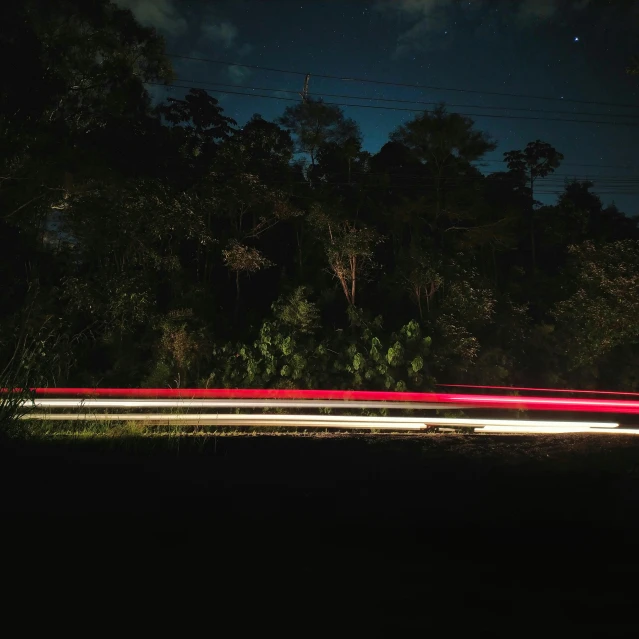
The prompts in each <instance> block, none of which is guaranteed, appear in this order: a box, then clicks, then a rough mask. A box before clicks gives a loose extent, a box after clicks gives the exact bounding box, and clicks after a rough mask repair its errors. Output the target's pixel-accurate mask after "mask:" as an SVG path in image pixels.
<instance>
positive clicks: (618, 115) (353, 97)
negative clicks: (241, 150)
mask: <svg viewBox="0 0 639 639" xmlns="http://www.w3.org/2000/svg"><path fill="white" fill-rule="evenodd" d="M176 81H177V82H188V83H191V84H202V85H205V86H213V87H230V88H235V89H248V90H252V91H279V92H282V93H290V94H294V93H295V91H293V90H292V89H281V88H279V89H278V88H274V87H253V86H246V85H237V84H225V83H223V82H208V81H202V80H189V79H186V78H176ZM310 95H313V96H325V97H328V98H346V99H349V100H377V101H378V102H396V103H401V104H426V105H430V106H433V105H437V104H439V102H426V101H423V100H399V99H396V98H377V97H371V96H366V95H344V94H343V93H324V92H321V93H311V94H310ZM446 106H447V107H454V108H458V107H461V108H469V109H490V110H491V111H525V112H531V113H555V114H563V115H594V116H602V117H606V118H635V119H639V114H637V115H634V114H625V113H597V112H592V111H561V110H560V111H557V110H554V109H531V108H527V107H498V106H486V105H482V104H446Z"/></svg>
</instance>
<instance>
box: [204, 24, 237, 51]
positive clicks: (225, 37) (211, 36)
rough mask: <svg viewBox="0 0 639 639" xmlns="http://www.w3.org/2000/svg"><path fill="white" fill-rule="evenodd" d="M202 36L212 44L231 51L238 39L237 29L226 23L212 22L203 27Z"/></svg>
mask: <svg viewBox="0 0 639 639" xmlns="http://www.w3.org/2000/svg"><path fill="white" fill-rule="evenodd" d="M202 35H203V36H204V37H205V38H207V39H208V40H210V41H211V42H214V43H215V44H221V45H222V46H223V47H224V48H225V49H230V48H231V47H232V46H233V44H234V43H235V40H236V38H237V27H236V26H235V25H234V24H231V23H230V22H226V21H225V22H211V23H209V24H205V25H204V26H203V27H202Z"/></svg>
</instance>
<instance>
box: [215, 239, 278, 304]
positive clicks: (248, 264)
mask: <svg viewBox="0 0 639 639" xmlns="http://www.w3.org/2000/svg"><path fill="white" fill-rule="evenodd" d="M222 255H223V257H224V264H225V265H226V266H227V268H228V269H229V270H231V271H233V272H234V273H235V288H236V292H237V294H236V298H235V302H236V305H235V313H236V316H237V315H238V313H239V304H240V274H243V273H244V274H247V275H248V274H250V273H257V272H258V271H261V270H262V269H263V268H267V267H269V266H272V265H273V263H272V262H271V261H270V260H268V259H266V258H265V257H264V256H263V255H262V254H261V253H260V252H259V251H258V249H256V248H253V247H252V246H247V245H246V244H240V243H239V242H238V241H237V240H231V241H230V242H229V243H228V245H227V247H226V248H225V249H224V250H223V251H222Z"/></svg>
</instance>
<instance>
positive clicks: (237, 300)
mask: <svg viewBox="0 0 639 639" xmlns="http://www.w3.org/2000/svg"><path fill="white" fill-rule="evenodd" d="M239 319H240V272H239V271H235V323H236V324H237V321H238V320H239Z"/></svg>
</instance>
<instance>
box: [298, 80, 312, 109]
mask: <svg viewBox="0 0 639 639" xmlns="http://www.w3.org/2000/svg"><path fill="white" fill-rule="evenodd" d="M310 79H311V74H310V73H307V74H306V78H304V89H303V90H302V92H301V93H300V95H301V96H302V100H303V101H304V102H308V81H309V80H310Z"/></svg>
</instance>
